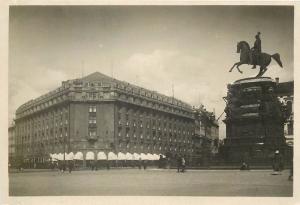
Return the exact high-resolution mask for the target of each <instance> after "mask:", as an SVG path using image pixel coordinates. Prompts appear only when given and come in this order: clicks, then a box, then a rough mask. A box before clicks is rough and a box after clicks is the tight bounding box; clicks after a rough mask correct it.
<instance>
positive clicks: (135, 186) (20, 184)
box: [9, 169, 293, 196]
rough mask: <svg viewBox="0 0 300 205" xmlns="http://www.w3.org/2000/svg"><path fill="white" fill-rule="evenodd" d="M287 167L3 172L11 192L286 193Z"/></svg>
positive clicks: (288, 192)
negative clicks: (274, 169) (278, 170)
mask: <svg viewBox="0 0 300 205" xmlns="http://www.w3.org/2000/svg"><path fill="white" fill-rule="evenodd" d="M288 175H289V171H288V170H286V171H283V172H282V174H281V175H272V171H271V170H253V171H239V170H188V171H187V172H186V173H177V172H176V170H154V169H152V170H137V169H123V170H98V171H74V172H72V173H71V174H69V173H68V172H65V173H60V172H58V171H52V172H51V171H49V172H24V173H11V174H9V194H10V195H11V196H91V195H93V196H103V195H110V196H112V195H114V196H115V195H120V196H127V195H132V196H292V194H293V182H291V181H288V180H287V179H288Z"/></svg>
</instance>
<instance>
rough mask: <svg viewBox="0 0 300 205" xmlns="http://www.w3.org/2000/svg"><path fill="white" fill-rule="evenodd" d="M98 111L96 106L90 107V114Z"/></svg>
mask: <svg viewBox="0 0 300 205" xmlns="http://www.w3.org/2000/svg"><path fill="white" fill-rule="evenodd" d="M96 111H97V109H96V106H95V105H92V106H90V107H89V112H96Z"/></svg>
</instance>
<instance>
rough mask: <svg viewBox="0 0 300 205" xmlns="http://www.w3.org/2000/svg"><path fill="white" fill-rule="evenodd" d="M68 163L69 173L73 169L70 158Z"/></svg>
mask: <svg viewBox="0 0 300 205" xmlns="http://www.w3.org/2000/svg"><path fill="white" fill-rule="evenodd" d="M68 163H69V164H68V165H69V173H70V174H71V172H72V170H73V161H72V160H70V161H69V162H68Z"/></svg>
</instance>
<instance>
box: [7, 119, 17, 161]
mask: <svg viewBox="0 0 300 205" xmlns="http://www.w3.org/2000/svg"><path fill="white" fill-rule="evenodd" d="M15 154H16V151H15V125H14V124H12V125H10V126H9V128H8V163H9V165H10V166H14V164H15V161H14V159H15Z"/></svg>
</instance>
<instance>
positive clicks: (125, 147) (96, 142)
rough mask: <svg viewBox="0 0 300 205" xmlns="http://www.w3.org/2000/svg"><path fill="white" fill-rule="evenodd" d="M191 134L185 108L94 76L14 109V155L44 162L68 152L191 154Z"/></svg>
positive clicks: (189, 115) (190, 112)
mask: <svg viewBox="0 0 300 205" xmlns="http://www.w3.org/2000/svg"><path fill="white" fill-rule="evenodd" d="M194 132H195V129H194V114H193V110H192V108H191V106H190V105H188V104H186V103H184V102H182V101H180V100H178V99H175V98H172V97H168V96H165V95H162V94H159V93H157V92H155V91H150V90H147V89H144V88H141V87H138V86H135V85H132V84H129V83H127V82H123V81H119V80H116V79H113V78H111V77H108V76H106V75H103V74H101V73H99V72H96V73H93V74H91V75H88V76H86V77H83V78H81V79H74V80H68V81H64V82H62V86H60V87H59V88H58V89H56V90H54V91H51V92H49V93H47V94H45V95H43V96H40V97H39V98H37V99H34V100H31V101H29V102H27V103H25V104H23V105H22V106H20V107H19V108H18V109H17V111H16V119H15V136H16V138H15V140H16V141H15V143H16V156H17V158H19V159H21V161H23V162H25V163H44V162H45V161H47V159H49V154H51V153H69V152H73V153H76V152H82V153H83V155H84V156H85V155H86V153H87V152H92V153H94V155H95V156H97V153H98V152H100V151H103V152H105V153H108V152H110V151H112V152H114V153H118V152H122V153H126V152H129V153H152V154H153V153H155V154H167V153H169V154H170V153H171V154H177V153H180V154H182V155H191V154H192V152H193V146H192V136H193V135H194ZM84 158H85V157H84Z"/></svg>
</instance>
